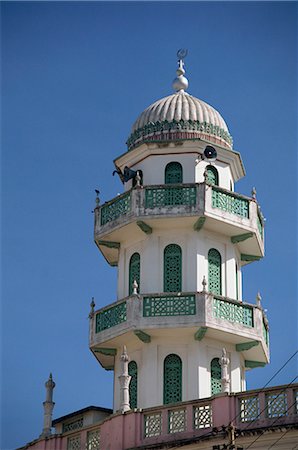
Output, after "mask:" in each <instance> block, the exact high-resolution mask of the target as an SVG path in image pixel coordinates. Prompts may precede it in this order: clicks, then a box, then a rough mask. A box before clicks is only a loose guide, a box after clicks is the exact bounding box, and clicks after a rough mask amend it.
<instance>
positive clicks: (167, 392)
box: [163, 353, 182, 405]
mask: <svg viewBox="0 0 298 450" xmlns="http://www.w3.org/2000/svg"><path fill="white" fill-rule="evenodd" d="M181 401H182V361H181V358H180V357H179V356H178V355H175V354H174V353H172V354H170V355H168V356H167V357H166V358H165V360H164V372H163V402H164V405H166V404H168V403H176V402H181Z"/></svg>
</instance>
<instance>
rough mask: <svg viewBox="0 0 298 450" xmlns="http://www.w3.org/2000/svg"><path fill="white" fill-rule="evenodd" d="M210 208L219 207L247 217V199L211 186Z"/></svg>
mask: <svg viewBox="0 0 298 450" xmlns="http://www.w3.org/2000/svg"><path fill="white" fill-rule="evenodd" d="M212 208H219V209H221V210H222V211H227V212H229V213H231V214H236V215H237V216H240V217H244V218H246V219H248V218H249V200H246V199H245V198H242V197H241V196H238V195H237V194H232V193H229V192H225V191H222V190H221V189H220V188H217V187H214V186H213V187H212Z"/></svg>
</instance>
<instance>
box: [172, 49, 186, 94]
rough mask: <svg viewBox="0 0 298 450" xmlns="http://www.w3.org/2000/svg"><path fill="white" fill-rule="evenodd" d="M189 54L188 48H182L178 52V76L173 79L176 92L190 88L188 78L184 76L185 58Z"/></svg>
mask: <svg viewBox="0 0 298 450" xmlns="http://www.w3.org/2000/svg"><path fill="white" fill-rule="evenodd" d="M186 55H187V50H186V49H183V48H181V49H180V50H178V52H177V57H178V69H177V71H176V74H177V78H175V80H174V81H173V89H174V90H175V91H176V92H180V91H185V90H186V89H187V88H188V79H187V78H186V77H185V76H184V74H185V69H184V58H185V57H186Z"/></svg>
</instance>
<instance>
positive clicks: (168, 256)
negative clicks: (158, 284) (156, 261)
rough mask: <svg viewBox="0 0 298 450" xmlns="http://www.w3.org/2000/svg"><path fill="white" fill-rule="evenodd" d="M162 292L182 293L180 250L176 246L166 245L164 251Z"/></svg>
mask: <svg viewBox="0 0 298 450" xmlns="http://www.w3.org/2000/svg"><path fill="white" fill-rule="evenodd" d="M163 290H164V292H181V291H182V250H181V247H179V245H177V244H170V245H167V246H166V248H165V249H164V272H163Z"/></svg>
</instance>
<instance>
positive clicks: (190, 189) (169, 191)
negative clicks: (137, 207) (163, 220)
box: [145, 185, 197, 208]
mask: <svg viewBox="0 0 298 450" xmlns="http://www.w3.org/2000/svg"><path fill="white" fill-rule="evenodd" d="M145 193H146V194H145V205H146V208H156V207H162V206H178V205H179V206H180V205H186V206H194V205H195V204H196V202H197V188H196V186H178V185H169V186H164V187H146V188H145Z"/></svg>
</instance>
